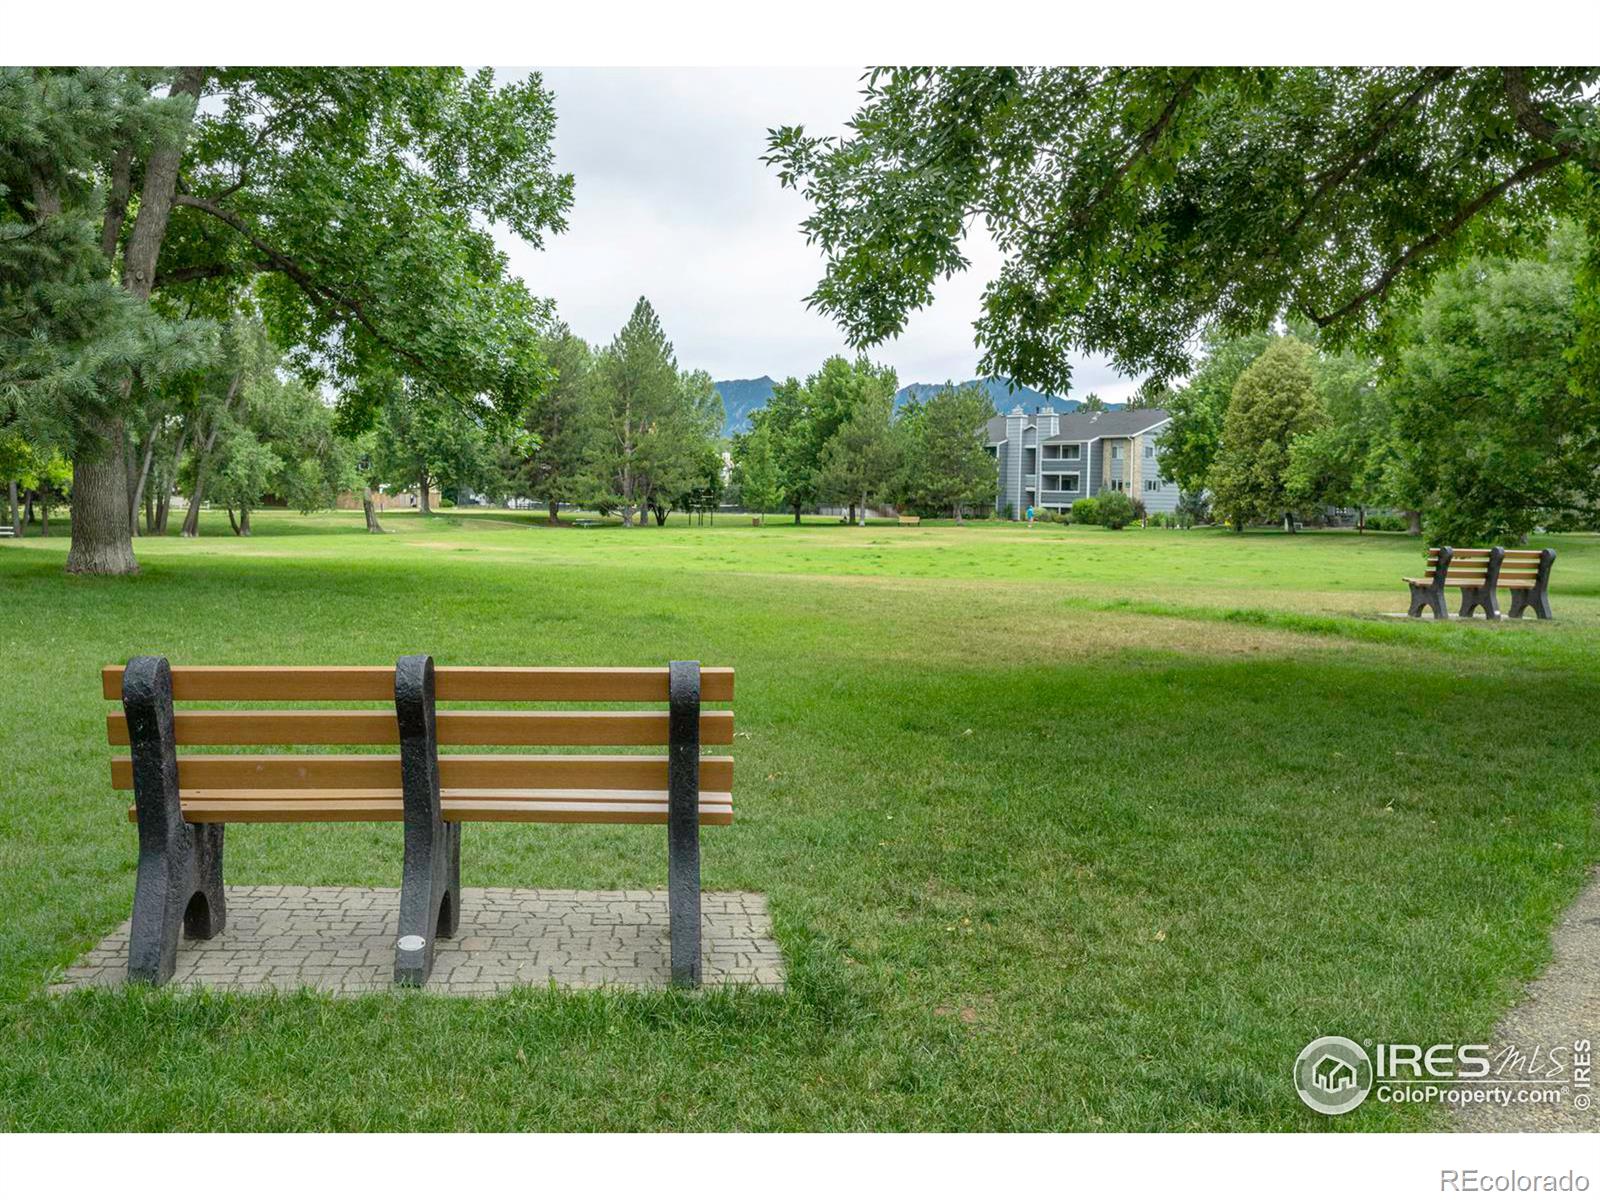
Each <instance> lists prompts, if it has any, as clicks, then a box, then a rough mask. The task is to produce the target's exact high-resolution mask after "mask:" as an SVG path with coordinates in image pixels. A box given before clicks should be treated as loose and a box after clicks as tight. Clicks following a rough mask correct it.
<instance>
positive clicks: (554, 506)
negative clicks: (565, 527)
mask: <svg viewBox="0 0 1600 1200" xmlns="http://www.w3.org/2000/svg"><path fill="white" fill-rule="evenodd" d="M545 503H546V504H547V505H549V507H550V524H552V525H559V524H561V501H559V500H547V501H545Z"/></svg>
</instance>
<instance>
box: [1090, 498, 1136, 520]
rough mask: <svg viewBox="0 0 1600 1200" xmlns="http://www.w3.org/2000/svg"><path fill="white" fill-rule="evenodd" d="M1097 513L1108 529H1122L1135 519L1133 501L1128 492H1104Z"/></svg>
mask: <svg viewBox="0 0 1600 1200" xmlns="http://www.w3.org/2000/svg"><path fill="white" fill-rule="evenodd" d="M1097 499H1098V500H1099V502H1100V504H1099V509H1098V512H1097V515H1098V516H1099V519H1100V524H1102V525H1104V526H1105V527H1106V528H1107V529H1121V528H1122V527H1123V526H1124V525H1126V524H1127V523H1128V522H1129V521H1131V520H1133V501H1132V500H1129V499H1128V494H1127V493H1126V492H1104V493H1102V494H1101V495H1100V496H1099V497H1097Z"/></svg>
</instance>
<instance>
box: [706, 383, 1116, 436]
mask: <svg viewBox="0 0 1600 1200" xmlns="http://www.w3.org/2000/svg"><path fill="white" fill-rule="evenodd" d="M974 384H975V385H977V386H978V387H981V388H983V389H984V390H985V391H986V392H988V393H989V398H990V399H991V400H992V401H994V406H995V410H996V411H997V412H1002V413H1004V412H1010V411H1011V409H1013V408H1015V407H1016V406H1017V405H1019V404H1020V405H1022V407H1023V408H1024V409H1026V410H1027V411H1029V412H1032V411H1033V410H1034V409H1036V408H1040V407H1042V406H1044V405H1052V406H1054V408H1055V409H1056V410H1057V411H1058V412H1064V413H1067V412H1076V411H1077V410H1078V407H1079V404H1078V401H1076V400H1067V399H1063V398H1062V397H1060V396H1054V395H1051V394H1050V393H1049V392H1041V391H1037V390H1036V389H1034V388H1031V387H1025V386H1022V385H1017V386H1016V387H1010V386H1008V385H1007V383H1006V381H1005V380H1003V379H997V378H995V377H993V376H990V377H989V378H987V379H982V378H979V379H966V380H962V381H961V382H959V383H956V382H953V381H952V382H946V383H908V384H906V385H905V386H904V387H903V388H901V389H900V390H899V391H898V392H896V393H895V394H894V406H895V408H896V409H899V408H902V407H904V406H905V404H906V402H907V401H909V400H911V399H912V398H916V399H925V398H927V397H928V396H931V395H932V394H934V393H935V392H937V391H939V390H940V389H941V388H945V387H952V386H954V387H968V386H970V385H974ZM777 385H778V381H777V380H776V379H774V378H772V376H770V375H758V376H756V377H755V378H753V379H719V380H715V381H713V385H712V386H714V387H715V388H716V389H717V394H718V395H719V396H721V397H722V410H723V421H722V436H723V437H732V436H733V435H734V434H736V433H744V432H745V431H746V430H748V429H749V428H750V414H751V413H754V412H759V411H760V410H761V409H763V408H765V407H766V406H767V401H768V400H770V399H771V398H772V390H773V388H775V387H777ZM1109 407H1112V408H1116V407H1120V406H1118V405H1110V406H1109Z"/></svg>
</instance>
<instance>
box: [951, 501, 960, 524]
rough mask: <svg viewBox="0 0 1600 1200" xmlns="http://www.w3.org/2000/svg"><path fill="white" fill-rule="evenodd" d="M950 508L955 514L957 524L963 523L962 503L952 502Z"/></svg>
mask: <svg viewBox="0 0 1600 1200" xmlns="http://www.w3.org/2000/svg"><path fill="white" fill-rule="evenodd" d="M950 508H951V511H952V512H953V513H954V514H955V518H956V524H957V525H960V524H961V505H959V504H952V505H951V506H950Z"/></svg>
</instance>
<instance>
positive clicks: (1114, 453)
mask: <svg viewBox="0 0 1600 1200" xmlns="http://www.w3.org/2000/svg"><path fill="white" fill-rule="evenodd" d="M1121 457H1122V443H1120V442H1118V443H1117V444H1116V445H1114V446H1112V447H1111V461H1112V462H1116V461H1118V460H1119V459H1121Z"/></svg>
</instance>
